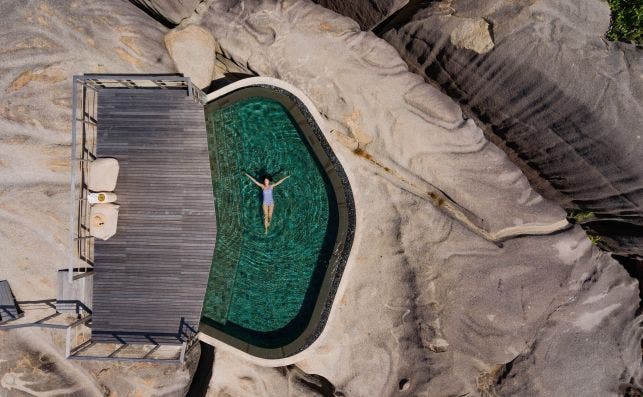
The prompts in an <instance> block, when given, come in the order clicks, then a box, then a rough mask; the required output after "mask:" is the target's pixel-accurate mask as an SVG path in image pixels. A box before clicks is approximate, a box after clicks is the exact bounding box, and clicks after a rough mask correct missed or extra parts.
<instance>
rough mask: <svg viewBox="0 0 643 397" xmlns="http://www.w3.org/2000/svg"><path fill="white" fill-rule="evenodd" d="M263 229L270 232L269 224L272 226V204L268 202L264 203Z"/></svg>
mask: <svg viewBox="0 0 643 397" xmlns="http://www.w3.org/2000/svg"><path fill="white" fill-rule="evenodd" d="M262 208H263V229H264V232H265V233H268V226H270V210H269V208H270V206H269V205H268V204H263V205H262Z"/></svg>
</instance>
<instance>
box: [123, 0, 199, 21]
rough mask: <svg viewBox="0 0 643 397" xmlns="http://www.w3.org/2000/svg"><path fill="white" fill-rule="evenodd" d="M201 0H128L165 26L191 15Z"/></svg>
mask: <svg viewBox="0 0 643 397" xmlns="http://www.w3.org/2000/svg"><path fill="white" fill-rule="evenodd" d="M202 1H203V0H130V2H131V3H132V4H134V5H136V6H137V7H139V8H140V9H141V10H143V11H145V12H146V13H148V14H149V15H150V16H151V17H152V18H154V19H156V20H157V21H159V22H160V23H162V24H163V25H165V26H166V27H174V26H176V25H178V24H179V23H181V21H182V20H183V19H185V18H188V17H189V16H191V15H192V13H193V12H194V10H196V9H197V7H198V6H199V4H200V3H201V2H202Z"/></svg>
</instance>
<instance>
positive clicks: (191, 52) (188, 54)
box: [165, 25, 217, 88]
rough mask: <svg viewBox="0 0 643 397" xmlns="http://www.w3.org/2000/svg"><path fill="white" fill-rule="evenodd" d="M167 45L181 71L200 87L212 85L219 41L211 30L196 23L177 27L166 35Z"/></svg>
mask: <svg viewBox="0 0 643 397" xmlns="http://www.w3.org/2000/svg"><path fill="white" fill-rule="evenodd" d="M165 47H166V48H167V50H168V52H169V53H170V56H171V57H172V60H173V61H174V65H175V66H176V68H177V69H178V70H179V72H181V73H183V75H184V76H188V77H190V78H191V79H192V82H193V83H194V84H195V85H196V86H197V87H199V88H204V87H207V86H208V85H210V82H211V81H212V79H213V77H214V64H215V58H216V52H217V42H216V41H215V40H214V37H212V35H211V34H210V32H208V31H207V30H205V29H203V28H201V27H199V26H196V25H189V26H188V27H186V28H183V29H178V28H175V29H172V30H171V31H170V32H168V34H166V35H165Z"/></svg>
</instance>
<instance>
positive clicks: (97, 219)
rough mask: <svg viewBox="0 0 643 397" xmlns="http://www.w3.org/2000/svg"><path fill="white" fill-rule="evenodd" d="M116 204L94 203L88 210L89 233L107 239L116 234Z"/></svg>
mask: <svg viewBox="0 0 643 397" xmlns="http://www.w3.org/2000/svg"><path fill="white" fill-rule="evenodd" d="M118 208H119V206H118V205H116V204H94V205H92V207H91V210H90V211H89V234H91V235H92V236H94V237H96V238H99V239H101V240H107V239H108V238H110V237H112V236H113V235H114V234H116V226H117V224H118Z"/></svg>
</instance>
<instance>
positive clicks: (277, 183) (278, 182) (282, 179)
mask: <svg viewBox="0 0 643 397" xmlns="http://www.w3.org/2000/svg"><path fill="white" fill-rule="evenodd" d="M288 178H290V175H288V176H287V177H284V178H281V179H280V180H278V181H277V182H275V183H274V185H272V187H275V186H277V185H279V184H280V183H281V182H283V181H285V180H286V179H288Z"/></svg>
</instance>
